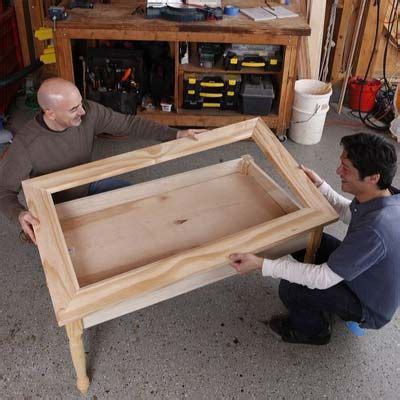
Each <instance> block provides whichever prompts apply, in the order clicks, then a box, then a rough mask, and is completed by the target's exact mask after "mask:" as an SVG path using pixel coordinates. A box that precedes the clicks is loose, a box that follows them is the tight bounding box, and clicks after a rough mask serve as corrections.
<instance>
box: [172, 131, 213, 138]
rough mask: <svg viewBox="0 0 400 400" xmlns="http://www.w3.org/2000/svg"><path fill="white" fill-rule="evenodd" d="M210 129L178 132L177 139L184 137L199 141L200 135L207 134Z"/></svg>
mask: <svg viewBox="0 0 400 400" xmlns="http://www.w3.org/2000/svg"><path fill="white" fill-rule="evenodd" d="M207 131H208V129H184V130H181V131H178V132H177V134H176V138H177V139H180V138H183V137H188V138H191V139H194V140H199V139H198V137H197V134H198V133H202V132H207Z"/></svg>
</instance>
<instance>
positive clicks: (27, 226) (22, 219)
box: [18, 211, 39, 244]
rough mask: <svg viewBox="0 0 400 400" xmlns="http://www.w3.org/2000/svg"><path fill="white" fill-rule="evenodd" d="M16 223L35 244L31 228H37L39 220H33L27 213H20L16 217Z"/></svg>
mask: <svg viewBox="0 0 400 400" xmlns="http://www.w3.org/2000/svg"><path fill="white" fill-rule="evenodd" d="M18 221H19V223H20V225H21V228H22V230H23V232H24V233H25V235H26V236H27V237H29V239H30V240H32V242H33V243H34V244H36V238H35V233H34V231H33V227H35V228H37V227H38V226H39V220H38V219H37V218H35V217H34V216H33V215H32V214H31V213H30V212H29V211H21V212H20V213H19V215H18Z"/></svg>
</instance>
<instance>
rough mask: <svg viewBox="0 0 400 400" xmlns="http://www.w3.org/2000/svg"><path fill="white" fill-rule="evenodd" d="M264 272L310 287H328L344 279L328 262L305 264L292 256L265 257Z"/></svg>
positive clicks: (265, 274) (264, 273)
mask: <svg viewBox="0 0 400 400" xmlns="http://www.w3.org/2000/svg"><path fill="white" fill-rule="evenodd" d="M262 274H263V275H264V276H271V277H272V278H281V279H285V280H287V281H289V282H293V283H297V284H299V285H304V286H307V287H308V288H310V289H328V288H330V287H332V286H334V285H336V284H338V283H339V282H341V281H342V280H343V278H342V277H340V276H339V275H337V274H336V273H335V272H333V271H332V270H331V269H330V268H329V266H328V264H326V263H324V264H321V265H315V264H304V263H301V262H298V261H295V260H294V259H293V258H292V257H290V256H285V257H281V258H279V259H277V260H268V259H265V260H264V262H263V267H262Z"/></svg>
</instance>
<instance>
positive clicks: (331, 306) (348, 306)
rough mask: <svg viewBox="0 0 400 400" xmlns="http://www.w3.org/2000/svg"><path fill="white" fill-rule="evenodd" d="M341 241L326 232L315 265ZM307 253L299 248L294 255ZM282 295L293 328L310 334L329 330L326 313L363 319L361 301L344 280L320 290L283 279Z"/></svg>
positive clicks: (297, 256)
mask: <svg viewBox="0 0 400 400" xmlns="http://www.w3.org/2000/svg"><path fill="white" fill-rule="evenodd" d="M340 243H341V242H340V240H338V239H336V238H335V237H333V236H330V235H328V234H325V233H324V234H323V237H322V240H321V245H320V247H319V249H318V251H317V254H316V258H315V264H322V263H324V262H326V261H327V260H328V258H329V255H330V254H331V253H332V252H333V251H334V250H335V249H336V248H337V247H338V246H339V245H340ZM304 253H305V251H300V252H297V253H295V254H293V256H294V258H296V259H297V260H298V261H302V260H303V258H304ZM279 297H280V299H281V300H282V302H283V304H285V306H286V307H287V309H288V311H289V319H290V322H291V325H292V326H293V328H294V329H295V330H297V331H298V332H301V333H303V334H305V335H308V336H316V335H319V334H321V335H324V334H326V333H328V331H329V322H328V321H327V319H326V317H325V315H324V314H326V313H329V314H336V315H339V316H340V317H341V318H342V319H343V320H345V321H356V322H360V321H361V319H362V307H361V303H360V301H359V299H358V298H357V296H356V295H355V294H354V293H353V292H352V291H351V290H350V289H349V287H348V286H347V285H346V283H344V282H343V281H342V282H340V283H338V284H337V285H335V286H332V287H330V288H329V289H324V290H319V289H309V288H307V287H306V286H302V285H298V284H296V283H291V282H288V281H286V280H284V279H282V280H281V282H280V285H279Z"/></svg>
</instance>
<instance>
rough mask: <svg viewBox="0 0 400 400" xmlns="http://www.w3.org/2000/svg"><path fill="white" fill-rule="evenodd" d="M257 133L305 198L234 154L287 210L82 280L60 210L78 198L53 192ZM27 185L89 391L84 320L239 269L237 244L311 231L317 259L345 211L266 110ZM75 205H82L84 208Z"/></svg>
mask: <svg viewBox="0 0 400 400" xmlns="http://www.w3.org/2000/svg"><path fill="white" fill-rule="evenodd" d="M250 138H252V139H253V140H254V142H255V143H256V144H257V145H258V147H259V148H260V149H261V150H262V152H263V153H264V155H265V156H266V157H267V158H268V159H269V160H270V161H271V162H272V164H273V166H274V168H276V169H277V171H278V172H280V174H281V175H282V177H283V178H284V179H285V180H286V182H287V183H288V185H289V187H290V188H291V190H292V191H293V193H294V194H295V195H296V196H297V199H298V202H299V206H298V205H297V206H296V205H294V203H293V202H292V201H286V200H285V197H284V196H283V195H282V193H283V191H282V190H281V189H280V187H279V186H278V185H277V184H276V183H274V182H273V181H272V180H271V179H270V178H268V176H266V175H265V174H264V172H263V171H262V170H261V169H259V168H258V167H257V166H256V165H255V164H254V162H253V161H252V159H251V157H244V158H243V159H242V160H234V161H230V162H228V163H225V164H226V166H223V167H221V168H230V169H232V168H236V169H237V168H240V171H241V173H243V174H248V173H250V174H252V176H253V178H254V179H256V180H257V181H258V183H259V184H260V185H261V186H263V187H264V188H265V189H269V190H271V191H272V193H273V196H276V200H277V201H278V202H280V203H281V204H282V207H286V210H285V211H287V214H286V215H283V216H282V217H279V218H277V219H274V220H272V221H268V222H266V223H263V224H260V225H257V226H254V227H251V228H249V229H246V230H244V231H241V232H238V233H236V234H233V235H230V236H228V237H224V238H222V239H219V240H216V241H214V242H209V243H206V244H205V245H202V246H200V247H197V248H193V249H190V250H188V251H184V252H182V253H179V254H175V255H172V256H170V257H168V258H166V259H162V260H159V261H156V262H152V263H150V264H148V265H145V266H142V267H140V268H137V269H135V270H131V271H128V272H125V273H122V274H120V275H116V276H113V277H110V278H107V279H104V280H100V281H99V282H96V283H93V284H90V285H88V286H84V287H80V285H79V283H78V279H77V276H76V273H75V270H74V267H73V265H72V262H71V258H70V255H69V252H68V248H67V245H66V241H65V238H64V235H63V231H62V228H61V225H60V221H59V218H60V217H63V216H64V217H65V216H66V215H68V213H71V212H72V211H71V209H69V208H68V204H69V203H71V202H67V203H62V204H60V205H57V206H55V205H54V203H53V200H52V194H53V193H56V192H59V191H61V190H65V189H69V188H72V187H75V186H79V185H82V184H86V183H89V182H93V181H96V180H99V179H104V178H108V177H112V176H115V175H118V174H122V173H126V172H130V171H134V170H137V169H140V168H144V167H147V166H151V165H155V164H158V163H161V162H164V161H168V160H172V159H177V158H180V157H183V156H186V155H190V154H194V153H197V152H200V151H204V150H208V149H212V148H215V147H219V146H223V145H226V144H229V143H234V142H237V141H240V140H244V139H250ZM207 168H209V169H211V168H212V167H207ZM207 168H203V169H202V171H201V174H202V175H203V174H204V173H205V174H206V175H205V176H207ZM203 170H204V171H205V172H204V171H203ZM192 174H196V170H195V171H190V172H188V173H185V174H179V175H175V176H173V177H170V178H174V179H175V183H174V179H172V183H171V184H172V186H173V185H174V184H175V185H176V184H178V183H179V182H180V181H181V180H182V179H186V178H185V176H186V177H188V176H190V175H192ZM198 175H200V173H198ZM164 179H165V178H164ZM203 179H204V178H203ZM22 186H23V190H24V193H25V197H26V200H27V204H28V208H29V210H30V211H31V212H32V214H33V215H34V216H35V217H37V218H38V219H39V220H40V226H39V227H38V228H36V229H35V234H36V238H37V243H38V249H39V252H40V256H41V260H42V264H43V268H44V272H45V275H46V280H47V285H48V288H49V291H50V295H51V298H52V302H53V306H54V310H55V314H56V318H57V321H58V324H59V325H60V326H63V325H66V328H67V332H68V337H69V339H70V347H71V354H72V359H73V362H74V365H75V369H76V372H77V376H78V385H77V386H78V388H79V390H81V392H85V391H86V390H87V388H88V385H89V381H88V378H87V375H86V368H85V356H84V350H83V343H82V338H81V335H82V332H83V328H84V327H85V328H87V327H89V326H92V325H95V324H98V323H100V322H103V321H105V320H108V319H112V318H115V317H116V316H119V315H123V314H126V313H128V312H131V311H133V310H136V309H139V308H142V307H146V306H147V305H150V304H154V303H156V302H159V301H162V300H165V299H168V298H171V297H174V296H177V295H178V294H181V293H185V292H187V291H190V290H193V289H195V288H197V287H201V286H204V285H206V284H208V283H211V282H215V281H217V280H219V279H223V278H225V277H227V276H230V275H233V274H234V273H235V271H234V270H233V269H232V268H230V267H229V265H228V264H229V262H228V258H227V256H228V255H229V254H230V253H231V252H232V251H240V252H259V251H261V250H265V249H271V248H272V249H273V248H274V247H277V246H278V247H279V246H280V245H282V244H284V243H285V242H287V241H288V240H290V239H296V238H298V237H299V236H300V235H301V234H303V235H304V234H305V235H307V237H308V243H307V253H306V258H307V260H308V261H310V260H312V258H313V255H314V252H315V249H316V248H317V246H318V244H319V240H320V237H321V233H322V227H323V226H324V225H327V224H329V223H332V222H334V221H336V220H337V218H338V215H337V213H336V212H335V211H334V210H333V208H332V207H331V206H330V205H329V203H328V202H327V201H326V200H325V198H324V197H323V196H322V195H321V194H320V193H319V191H318V190H317V189H316V188H315V187H314V185H313V184H312V183H311V182H310V180H309V179H308V178H307V177H306V175H305V174H304V172H303V171H302V170H301V169H300V168H299V166H298V164H297V162H296V161H295V160H294V159H293V157H292V156H291V155H290V154H289V153H288V151H287V150H286V149H285V148H284V146H283V145H282V144H281V143H280V142H279V140H278V139H277V138H276V137H275V135H274V134H273V132H272V131H271V130H270V129H269V128H268V126H267V125H266V124H265V123H264V122H263V121H262V120H261V119H260V118H254V119H251V120H247V121H243V122H239V123H236V124H233V125H229V126H226V127H222V128H218V129H215V130H213V131H209V132H206V133H202V134H200V138H199V140H198V141H195V140H192V139H188V138H182V139H178V140H174V141H171V142H167V143H162V144H158V145H155V146H151V147H147V148H144V149H140V150H135V151H132V152H128V153H125V154H121V155H118V156H114V157H110V158H106V159H103V160H99V161H95V162H91V163H88V164H85V165H80V166H77V167H74V168H70V169H67V170H63V171H58V172H55V173H51V174H48V175H44V176H40V177H37V178H33V179H29V180H26V181H23V182H22ZM115 193H116V194H115V195H113V196H114V198H118V196H119V195H118V191H115ZM100 196H101V195H100ZM77 201H79V200H77ZM90 211H92V210H88V209H87V206H85V203H84V202H82V205H81V206H80V207H79V208H78V213H81V214H85V213H86V212H90ZM73 212H76V208H75V211H73Z"/></svg>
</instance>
